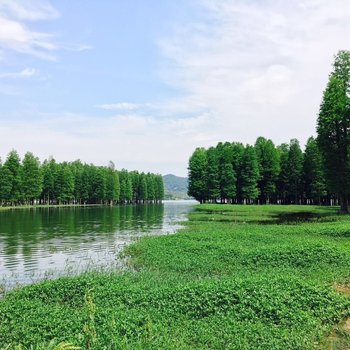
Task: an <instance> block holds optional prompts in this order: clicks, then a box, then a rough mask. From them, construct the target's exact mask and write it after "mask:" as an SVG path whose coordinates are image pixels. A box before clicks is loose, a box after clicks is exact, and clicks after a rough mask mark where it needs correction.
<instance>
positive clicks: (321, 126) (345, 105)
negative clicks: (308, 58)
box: [317, 51, 350, 214]
mask: <svg viewBox="0 0 350 350" xmlns="http://www.w3.org/2000/svg"><path fill="white" fill-rule="evenodd" d="M349 95H350V52H349V51H339V52H338V54H337V55H336V57H335V61H334V65H333V71H332V72H331V74H330V75H329V80H328V84H327V87H326V89H325V91H324V93H323V100H322V103H321V106H320V111H319V115H318V119H317V133H318V137H317V141H318V144H319V147H320V150H321V152H322V156H323V159H324V166H325V176H326V180H327V186H328V188H329V189H330V191H332V192H334V193H336V194H337V195H338V196H339V201H340V212H341V213H342V214H347V213H348V212H349V211H348V195H349V193H350V152H349V147H350V136H349V131H350V96H349Z"/></svg>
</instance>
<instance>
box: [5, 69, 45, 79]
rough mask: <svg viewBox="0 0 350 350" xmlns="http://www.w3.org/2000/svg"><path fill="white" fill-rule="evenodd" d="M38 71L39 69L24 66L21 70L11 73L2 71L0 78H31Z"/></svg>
mask: <svg viewBox="0 0 350 350" xmlns="http://www.w3.org/2000/svg"><path fill="white" fill-rule="evenodd" d="M37 73H38V71H37V70H36V69H34V68H24V69H23V70H21V71H20V72H10V73H8V72H6V73H1V72H0V78H30V77H32V76H34V75H35V74H37Z"/></svg>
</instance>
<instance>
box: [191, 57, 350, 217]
mask: <svg viewBox="0 0 350 350" xmlns="http://www.w3.org/2000/svg"><path fill="white" fill-rule="evenodd" d="M188 170H189V190H188V193H189V194H190V195H191V196H193V197H195V198H196V199H197V200H199V201H200V202H206V201H214V202H217V201H220V202H229V203H247V202H248V203H256V202H258V203H279V204H301V203H304V204H310V203H311V204H333V203H335V204H340V212H341V213H343V214H346V213H348V201H349V196H350V52H349V51H344V50H342V51H339V52H338V54H337V55H336V56H335V61H334V64H333V70H332V71H331V73H330V75H329V80H328V84H327V86H326V89H325V90H324V93H323V100H322V103H321V106H320V111H319V115H318V119H317V139H314V138H313V137H311V138H309V140H308V141H307V144H306V147H305V151H304V152H303V151H302V150H301V148H300V145H299V142H298V140H297V139H292V140H291V141H290V143H289V144H282V145H280V146H277V147H276V146H275V145H274V143H273V142H272V141H271V140H266V139H265V138H263V137H259V138H258V139H257V140H256V143H255V145H254V146H251V145H246V146H244V145H243V144H241V143H237V142H234V143H228V142H226V143H219V144H218V145H217V146H216V147H210V148H209V149H204V148H197V149H196V150H195V151H194V153H193V154H192V156H191V157H190V160H189V166H188Z"/></svg>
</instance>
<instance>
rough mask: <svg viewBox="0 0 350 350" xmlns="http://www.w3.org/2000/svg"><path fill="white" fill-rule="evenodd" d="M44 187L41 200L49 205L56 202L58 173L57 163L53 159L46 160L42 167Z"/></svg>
mask: <svg viewBox="0 0 350 350" xmlns="http://www.w3.org/2000/svg"><path fill="white" fill-rule="evenodd" d="M41 170H42V176H43V187H42V192H41V198H42V199H43V200H44V202H46V203H47V204H51V202H52V201H53V200H55V199H56V198H55V178H56V172H57V163H56V161H55V159H53V158H52V157H50V158H49V160H45V161H44V163H43V165H42V168H41Z"/></svg>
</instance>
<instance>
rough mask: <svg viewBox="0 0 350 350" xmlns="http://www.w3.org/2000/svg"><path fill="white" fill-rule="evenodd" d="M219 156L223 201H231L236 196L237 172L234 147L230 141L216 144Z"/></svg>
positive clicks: (221, 196)
mask: <svg viewBox="0 0 350 350" xmlns="http://www.w3.org/2000/svg"><path fill="white" fill-rule="evenodd" d="M216 151H217V153H218V158H219V186H220V198H221V201H222V202H226V200H228V201H229V202H231V201H232V200H233V198H234V197H235V196H236V181H237V179H236V172H235V170H234V169H233V147H232V144H230V143H229V142H225V143H224V144H222V143H221V142H220V143H219V144H218V145H217V146H216Z"/></svg>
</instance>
